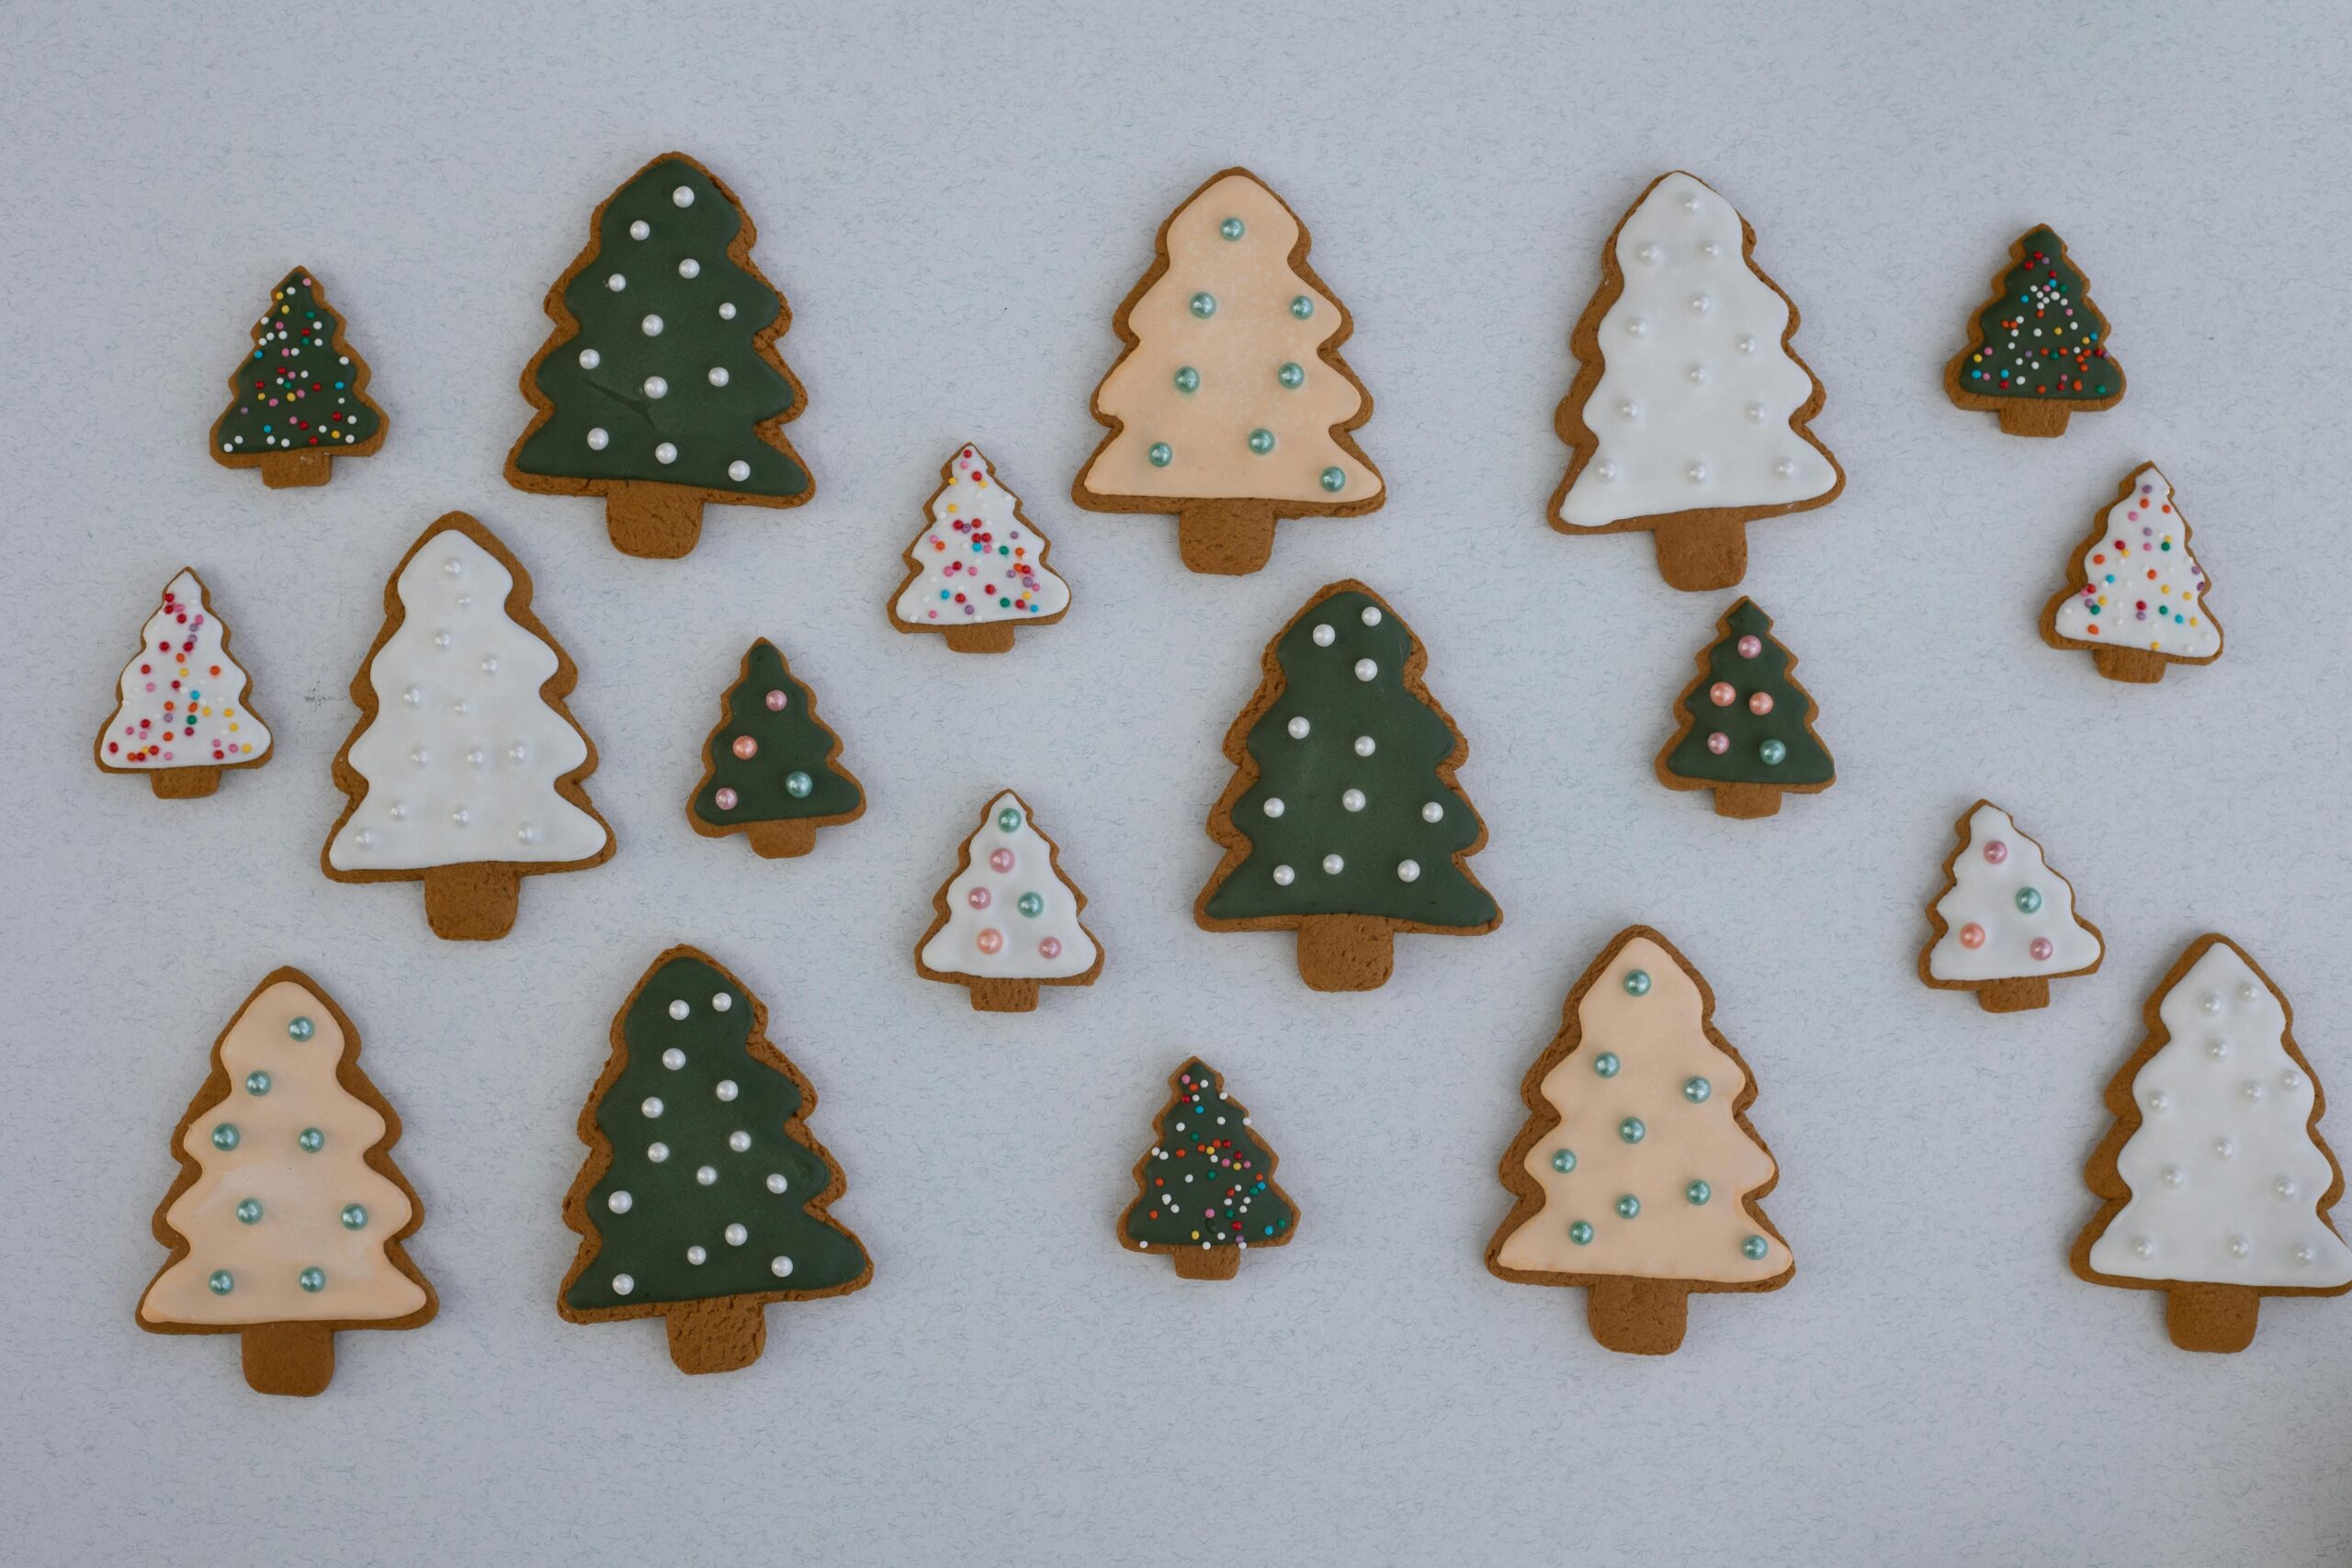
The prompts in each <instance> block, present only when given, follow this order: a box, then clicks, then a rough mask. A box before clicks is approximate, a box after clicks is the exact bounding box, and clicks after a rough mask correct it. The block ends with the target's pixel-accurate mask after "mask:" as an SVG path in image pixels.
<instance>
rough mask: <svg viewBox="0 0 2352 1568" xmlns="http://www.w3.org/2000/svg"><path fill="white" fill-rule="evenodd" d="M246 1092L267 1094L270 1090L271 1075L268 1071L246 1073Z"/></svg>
mask: <svg viewBox="0 0 2352 1568" xmlns="http://www.w3.org/2000/svg"><path fill="white" fill-rule="evenodd" d="M245 1092H246V1093H247V1094H267V1093H268V1092H269V1075H268V1074H267V1073H260V1072H254V1073H247V1074H246V1075H245Z"/></svg>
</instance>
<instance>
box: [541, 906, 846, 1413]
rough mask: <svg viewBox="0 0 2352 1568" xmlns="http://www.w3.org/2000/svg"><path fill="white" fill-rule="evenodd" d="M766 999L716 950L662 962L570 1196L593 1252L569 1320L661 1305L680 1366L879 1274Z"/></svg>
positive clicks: (760, 1337)
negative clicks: (790, 1306) (851, 1218)
mask: <svg viewBox="0 0 2352 1568" xmlns="http://www.w3.org/2000/svg"><path fill="white" fill-rule="evenodd" d="M767 1026H768V1013H767V1009H766V1008H764V1007H763V1006H761V1005H760V999H759V998H757V997H755V996H753V995H752V993H751V992H749V991H748V990H745V989H744V988H743V987H742V985H741V983H740V982H738V981H737V980H736V978H735V976H732V975H730V974H729V973H728V972H727V971H726V970H725V969H723V968H721V967H720V966H719V965H718V963H717V962H716V961H715V960H713V959H712V958H710V957H709V956H708V955H707V954H706V953H700V952H697V951H696V950H695V949H694V948H691V947H673V948H672V949H670V951H669V952H667V953H663V954H662V956H661V957H659V958H657V959H655V960H654V961H653V966H652V967H651V968H650V969H648V970H647V971H646V972H645V975H644V977H643V978H641V979H639V981H638V983H637V989H635V990H634V991H631V992H630V993H629V998H628V1001H627V1002H625V1003H623V1004H622V1006H621V1010H620V1014H619V1016H618V1017H616V1018H615V1019H614V1020H613V1054H612V1056H611V1059H610V1060H608V1061H607V1062H606V1063H605V1071H604V1076H603V1077H599V1078H598V1079H597V1080H596V1087H595V1088H594V1089H591V1090H590V1091H589V1094H588V1103H587V1104H586V1105H585V1106H583V1107H582V1109H581V1112H580V1141H581V1142H582V1143H583V1144H585V1145H588V1159H587V1162H586V1163H585V1164H584V1165H582V1167H581V1168H580V1175H579V1177H578V1179H575V1180H574V1181H573V1182H572V1184H571V1192H570V1193H569V1194H567V1195H566V1196H565V1198H564V1201H563V1223H564V1224H567V1225H569V1226H570V1227H571V1229H573V1230H574V1231H577V1232H578V1233H579V1234H580V1250H579V1252H578V1253H577V1254H575V1255H574V1256H573V1258H572V1259H571V1270H570V1271H569V1272H568V1273H566V1274H565V1275H564V1277H563V1287H562V1289H561V1291H560V1292H558V1295H557V1298H556V1309H557V1311H558V1312H560V1314H562V1315H563V1318H564V1320H565V1321H566V1322H568V1323H612V1322H616V1321H617V1320H619V1319H622V1318H630V1317H660V1318H662V1319H663V1320H664V1322H665V1326H666V1327H667V1328H668V1330H669V1337H670V1359H672V1360H673V1361H674V1362H675V1363H677V1367H678V1370H679V1371H683V1372H731V1371H736V1370H738V1369H740V1368H742V1367H748V1366H750V1365H751V1364H752V1362H753V1361H756V1360H758V1359H760V1352H761V1351H762V1350H763V1349H764V1348H766V1345H767V1337H768V1324H767V1311H766V1308H767V1304H768V1303H770V1302H806V1301H815V1300H817V1299H818V1298H819V1297H821V1296H841V1295H847V1294H848V1293H849V1292H852V1291H854V1290H859V1289H861V1288H863V1287H864V1286H865V1282H866V1281H867V1280H870V1279H872V1278H873V1276H874V1266H873V1264H871V1263H869V1262H868V1261H866V1257H865V1247H861V1246H860V1245H859V1244H858V1239H857V1237H855V1236H854V1235H851V1234H850V1233H849V1231H848V1229H847V1228H846V1227H844V1226H843V1225H842V1223H841V1222H840V1221H839V1220H837V1219H835V1218H833V1217H832V1215H831V1213H828V1212H827V1211H828V1210H829V1209H830V1208H831V1204H832V1202H833V1200H835V1199H836V1198H839V1197H840V1196H841V1195H842V1188H843V1187H844V1186H845V1185H846V1183H845V1182H844V1181H843V1179H842V1168H841V1167H840V1166H838V1165H835V1164H834V1163H833V1156H831V1155H829V1154H827V1153H826V1152H825V1149H824V1145H821V1144H820V1143H818V1142H817V1140H816V1139H815V1138H813V1137H811V1136H810V1135H809V1128H808V1125H807V1119H808V1117H809V1114H810V1113H811V1112H812V1111H815V1110H816V1109H817V1091H816V1089H813V1088H811V1087H810V1085H809V1080H808V1079H807V1078H806V1077H802V1076H801V1072H800V1069H799V1068H798V1067H796V1066H793V1065H792V1063H791V1061H790V1060H789V1059H787V1058H786V1056H785V1055H784V1053H783V1052H781V1051H779V1050H777V1049H776V1048H775V1046H774V1045H773V1044H771V1043H769V1041H768V1037H767Z"/></svg>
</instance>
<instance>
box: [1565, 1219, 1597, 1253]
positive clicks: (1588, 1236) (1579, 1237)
mask: <svg viewBox="0 0 2352 1568" xmlns="http://www.w3.org/2000/svg"><path fill="white" fill-rule="evenodd" d="M1568 1239H1569V1240H1570V1241H1572V1242H1575V1243H1576V1244H1577V1246H1578V1247H1589V1246H1590V1245H1591V1243H1592V1225H1591V1224H1590V1223H1589V1222H1588V1221H1585V1220H1578V1221H1577V1223H1576V1224H1572V1225H1570V1226H1569V1227H1568Z"/></svg>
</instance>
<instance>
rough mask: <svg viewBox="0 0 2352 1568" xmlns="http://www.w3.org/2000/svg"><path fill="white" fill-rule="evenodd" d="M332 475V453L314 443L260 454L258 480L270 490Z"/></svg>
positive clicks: (317, 481)
mask: <svg viewBox="0 0 2352 1568" xmlns="http://www.w3.org/2000/svg"><path fill="white" fill-rule="evenodd" d="M333 478H334V453H332V452H322V451H319V450H318V449H316V448H315V447H309V446H306V447H303V448H302V449H300V451H295V452H265V453H263V454H262V455H261V482H262V483H263V484H265V485H267V486H268V487H269V488H270V489H272V490H300V488H301V487H303V486H304V485H322V484H324V483H326V482H327V481H328V480H329V479H333Z"/></svg>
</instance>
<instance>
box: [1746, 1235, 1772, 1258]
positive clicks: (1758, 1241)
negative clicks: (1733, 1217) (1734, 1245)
mask: <svg viewBox="0 0 2352 1568" xmlns="http://www.w3.org/2000/svg"><path fill="white" fill-rule="evenodd" d="M1771 1250H1772V1247H1771V1244H1770V1242H1768V1241H1766V1240H1765V1239H1764V1238H1763V1237H1762V1236H1760V1235H1752V1236H1749V1237H1748V1238H1747V1240H1746V1241H1743V1242H1741V1243H1740V1244H1739V1255H1740V1256H1741V1257H1742V1258H1747V1260H1748V1261H1750V1262H1751V1263H1761V1262H1763V1261H1764V1255H1765V1254H1766V1253H1768V1252H1770V1251H1771Z"/></svg>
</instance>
